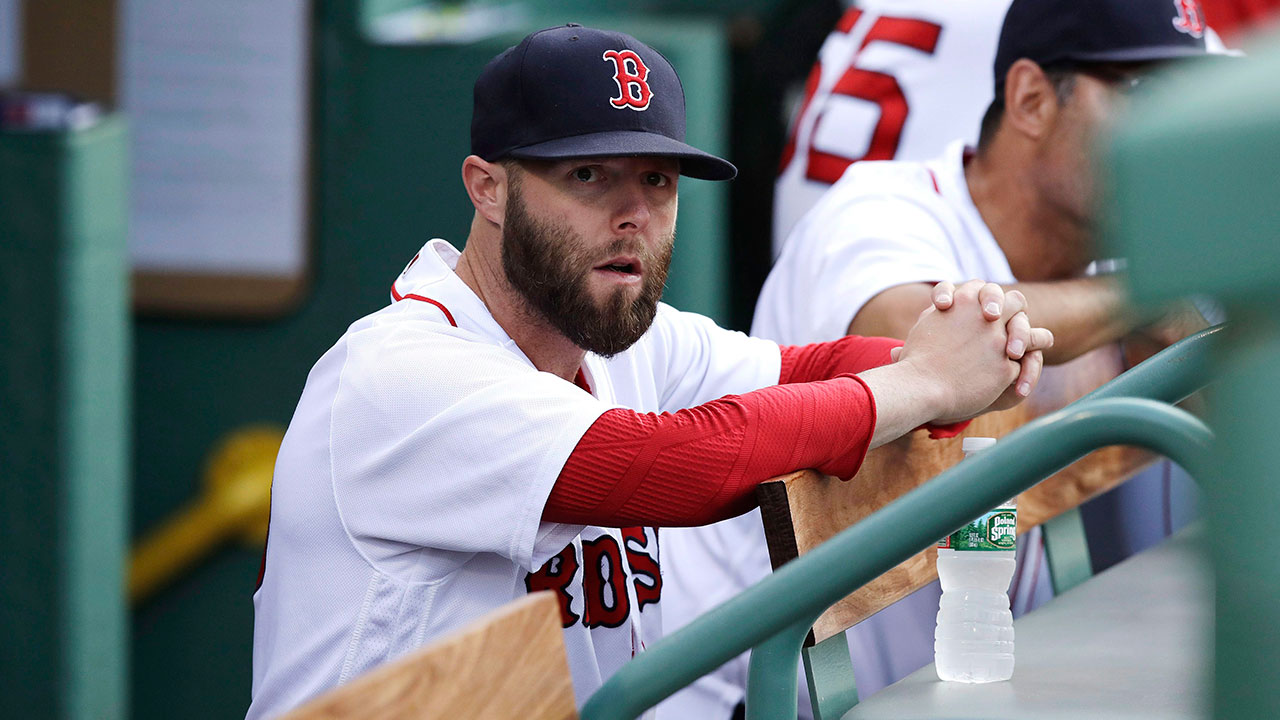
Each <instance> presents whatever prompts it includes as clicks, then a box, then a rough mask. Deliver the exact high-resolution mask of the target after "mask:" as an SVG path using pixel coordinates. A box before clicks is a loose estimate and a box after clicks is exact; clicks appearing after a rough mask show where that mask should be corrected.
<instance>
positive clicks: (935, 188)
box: [925, 168, 942, 195]
mask: <svg viewBox="0 0 1280 720" xmlns="http://www.w3.org/2000/svg"><path fill="white" fill-rule="evenodd" d="M925 169H926V170H929V179H930V180H932V181H933V191H934V192H936V193H938V194H939V195H941V194H942V188H940V187H938V176H937V175H934V174H933V170H931V169H929V168H925Z"/></svg>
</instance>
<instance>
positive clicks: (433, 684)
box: [286, 591, 578, 720]
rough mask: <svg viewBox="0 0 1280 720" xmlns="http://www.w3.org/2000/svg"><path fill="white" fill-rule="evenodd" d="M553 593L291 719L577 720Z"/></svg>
mask: <svg viewBox="0 0 1280 720" xmlns="http://www.w3.org/2000/svg"><path fill="white" fill-rule="evenodd" d="M577 717H578V712H577V706H576V704H575V701H574V695H573V682H572V678H571V676H570V674H569V663H568V659H567V656H566V654H565V649H564V636H563V633H562V631H561V628H560V610H559V607H558V605H557V604H556V600H555V597H554V596H553V595H552V593H551V592H549V591H547V592H538V593H533V594H531V595H528V596H525V597H523V598H520V599H518V600H514V601H512V602H510V603H508V604H506V605H504V606H502V607H500V608H498V609H497V610H494V611H493V612H491V613H489V614H488V615H485V616H483V617H481V618H479V619H477V620H475V621H474V622H472V623H471V624H469V625H466V626H464V627H462V628H460V629H458V630H457V631H455V632H453V633H451V634H449V635H447V636H445V637H442V638H440V639H438V640H436V641H435V642H433V643H431V644H429V645H427V646H425V647H423V648H422V649H420V650H418V651H415V652H414V653H412V654H410V655H408V656H406V657H404V658H401V659H399V660H397V661H395V662H392V663H388V664H386V665H383V666H382V667H379V668H376V669H374V670H372V671H370V672H368V673H366V674H365V675H362V676H360V677H358V678H356V679H355V680H353V681H352V682H351V683H349V684H347V685H344V686H342V687H340V688H337V689H335V690H332V691H330V692H328V693H325V694H324V695H321V696H320V697H318V698H316V699H315V700H312V701H311V702H309V703H307V704H306V705H304V706H302V707H301V708H299V709H297V710H295V711H293V712H292V713H290V714H289V715H287V716H286V718H287V720H401V719H403V720H409V719H410V718H413V719H414V720H459V719H460V718H467V719H468V720H486V719H488V718H492V719H493V720H499V719H501V720H508V719H509V718H522V719H523V720H573V719H576V718H577Z"/></svg>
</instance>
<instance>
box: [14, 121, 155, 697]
mask: <svg viewBox="0 0 1280 720" xmlns="http://www.w3.org/2000/svg"><path fill="white" fill-rule="evenodd" d="M127 178H128V166H127V163H126V134H125V128H124V123H123V122H121V121H120V120H119V119H118V118H108V119H106V120H104V121H102V122H99V123H98V124H96V125H95V126H93V127H91V128H89V129H86V130H81V131H75V132H72V131H49V132H12V133H0V348H2V349H0V363H2V365H3V373H0V547H3V551H2V552H3V555H0V628H2V629H3V633H4V642H3V643H0V715H2V716H4V717H15V718H16V717H29V718H85V719H87V718H102V719H104V720H114V719H117V718H124V717H126V692H127V658H128V644H127V639H126V628H127V608H126V607H125V601H124V592H123V585H124V567H125V558H126V557H127V535H126V527H125V525H126V519H125V515H126V509H127V507H128V501H129V496H128V487H129V483H128V458H129V439H130V438H129V425H128V409H129V403H130V397H129V379H130V378H129V367H128V360H129V354H130V347H129V332H128V331H129V310H128V298H129V282H128V269H127V267H126V261H125V209H126V207H127V206H126V202H125V192H126V181H127Z"/></svg>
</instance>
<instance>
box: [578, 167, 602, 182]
mask: <svg viewBox="0 0 1280 720" xmlns="http://www.w3.org/2000/svg"><path fill="white" fill-rule="evenodd" d="M573 176H574V177H575V178H577V179H578V180H581V181H582V182H585V183H589V182H596V181H597V180H599V179H600V172H599V171H598V170H596V169H595V168H593V167H590V166H588V167H580V168H578V169H577V170H574V171H573Z"/></svg>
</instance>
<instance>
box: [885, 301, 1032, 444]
mask: <svg viewBox="0 0 1280 720" xmlns="http://www.w3.org/2000/svg"><path fill="white" fill-rule="evenodd" d="M932 300H933V305H932V306H931V307H929V308H927V309H925V311H924V312H922V313H920V317H919V318H918V319H917V320H916V324H915V326H913V327H912V328H911V331H910V332H909V333H908V334H907V339H906V342H905V344H904V345H903V346H902V347H901V348H898V349H896V350H894V352H893V359H894V361H896V362H903V363H910V364H912V365H914V366H915V367H916V369H917V371H919V372H920V373H922V374H923V375H925V376H929V377H932V378H934V379H935V380H936V381H937V384H938V386H939V387H940V388H941V391H940V393H939V398H938V408H939V409H940V414H939V416H938V418H937V419H936V420H935V422H939V423H946V422H956V421H959V420H965V419H968V418H971V417H974V416H975V415H980V414H982V413H984V412H987V411H989V410H1004V409H1007V408H1010V407H1013V406H1014V405H1017V404H1018V403H1020V402H1022V400H1023V399H1024V398H1026V397H1027V396H1028V395H1030V394H1031V392H1032V391H1033V390H1034V389H1035V386H1036V384H1037V383H1038V382H1039V380H1040V371H1041V369H1042V368H1043V367H1044V354H1043V351H1044V350H1046V349H1048V348H1050V347H1052V346H1053V333H1051V332H1050V331H1049V330H1048V329H1046V328H1038V327H1032V326H1031V322H1030V320H1028V318H1027V314H1026V308H1027V299H1026V297H1025V296H1023V294H1022V293H1021V292H1018V291H1017V290H1012V291H1010V292H1007V293H1006V292H1005V291H1004V289H1003V288H1002V287H1000V286H999V285H997V284H995V283H985V282H983V281H981V280H970V281H969V282H966V283H963V284H961V285H960V286H959V287H956V286H955V285H954V284H953V283H950V282H940V283H938V284H937V285H936V286H934V289H933V295H932Z"/></svg>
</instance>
